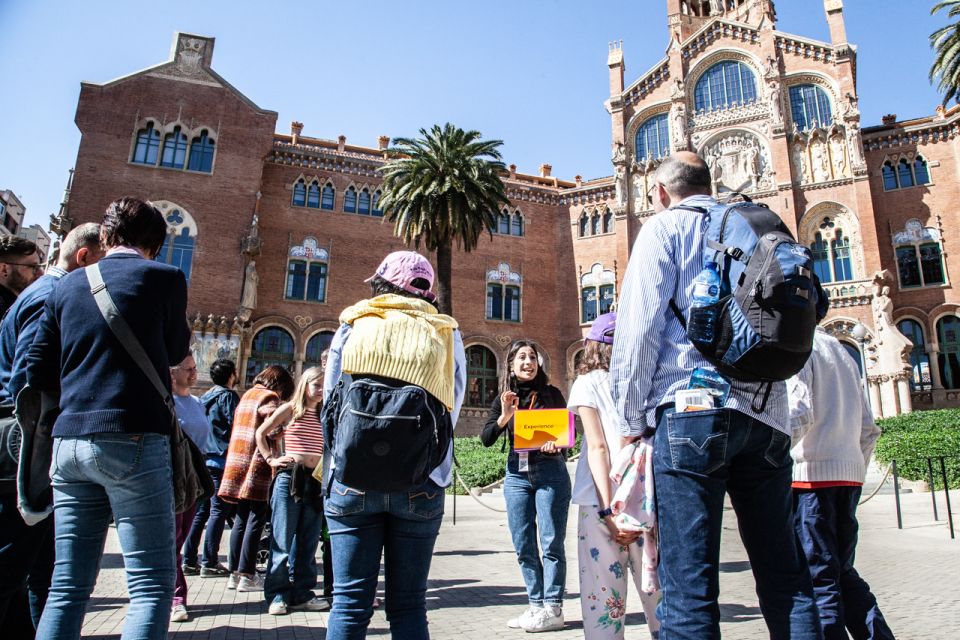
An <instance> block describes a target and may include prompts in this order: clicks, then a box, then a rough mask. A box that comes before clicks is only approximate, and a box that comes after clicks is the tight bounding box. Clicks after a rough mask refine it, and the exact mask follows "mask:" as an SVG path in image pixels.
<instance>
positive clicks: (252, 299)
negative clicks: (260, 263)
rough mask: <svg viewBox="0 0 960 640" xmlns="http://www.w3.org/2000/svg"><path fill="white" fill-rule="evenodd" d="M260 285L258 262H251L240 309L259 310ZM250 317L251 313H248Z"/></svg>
mask: <svg viewBox="0 0 960 640" xmlns="http://www.w3.org/2000/svg"><path fill="white" fill-rule="evenodd" d="M259 283H260V276H259V275H257V261H256V260H251V261H250V262H248V263H247V268H246V271H245V272H244V278H243V295H242V296H241V297H240V308H241V309H244V310H248V311H249V312H253V310H254V309H256V308H257V285H258V284H259ZM248 315H249V313H248Z"/></svg>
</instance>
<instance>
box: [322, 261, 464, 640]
mask: <svg viewBox="0 0 960 640" xmlns="http://www.w3.org/2000/svg"><path fill="white" fill-rule="evenodd" d="M367 282H370V285H371V289H372V293H373V297H371V298H369V299H366V300H361V301H360V302H358V303H356V304H355V305H353V306H351V307H348V308H347V309H345V310H344V311H343V313H342V314H340V322H341V326H340V329H339V330H338V331H337V333H336V335H334V337H333V341H332V343H331V345H330V352H329V355H328V357H327V368H326V376H325V379H324V390H325V400H324V407H323V413H322V423H323V432H324V433H323V435H324V442H325V443H326V446H325V447H324V460H323V478H324V487H325V490H326V499H325V501H324V514H325V515H326V517H327V521H328V525H329V530H330V544H331V548H332V552H333V554H332V555H333V576H334V586H333V608H332V609H331V611H330V618H329V621H328V628H327V639H328V640H354V639H357V638H364V637H366V631H367V626H368V625H369V624H370V618H371V616H372V615H373V607H374V597H375V595H376V588H377V578H378V577H379V574H380V557H381V555H383V557H384V584H385V589H386V590H385V598H384V608H385V609H386V614H387V620H388V621H389V622H390V632H391V635H392V636H393V637H394V638H403V639H404V640H427V639H428V638H429V637H430V635H429V631H428V630H427V611H426V590H427V576H428V574H429V572H430V560H431V557H432V555H433V546H434V542H435V541H436V539H437V534H438V533H439V531H440V523H441V521H442V520H443V507H444V494H445V491H444V489H445V487H447V486H448V485H449V484H450V482H451V480H452V479H453V478H452V470H453V469H452V467H453V446H452V437H453V427H454V425H455V424H456V421H457V416H458V415H459V413H460V407H461V406H462V404H463V395H464V391H465V389H466V377H467V376H466V357H465V355H464V351H463V340H462V338H461V336H460V331H459V329H458V328H457V322H456V320H454V319H453V318H451V317H450V316H447V315H443V314H441V313H439V312H438V311H437V309H436V307H435V306H434V303H435V302H436V295H435V294H434V293H433V291H432V289H433V283H434V271H433V267H432V266H431V265H430V262H429V261H428V260H427V259H426V258H424V257H423V256H422V255H420V254H418V253H415V252H413V251H395V252H393V253H391V254H389V255H388V256H387V257H386V258H384V260H383V262H382V263H380V267H379V268H378V269H377V272H376V273H375V274H374V275H373V276H371V277H370V278H368V280H367Z"/></svg>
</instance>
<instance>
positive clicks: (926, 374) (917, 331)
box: [897, 319, 933, 391]
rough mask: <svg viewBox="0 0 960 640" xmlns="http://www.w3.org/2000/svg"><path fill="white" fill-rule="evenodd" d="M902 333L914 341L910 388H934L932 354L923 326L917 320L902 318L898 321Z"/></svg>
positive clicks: (921, 389) (911, 351)
mask: <svg viewBox="0 0 960 640" xmlns="http://www.w3.org/2000/svg"><path fill="white" fill-rule="evenodd" d="M897 328H898V329H900V333H902V334H903V335H905V336H906V337H907V338H908V339H909V340H910V342H912V343H913V349H911V350H910V368H911V370H912V371H913V375H912V376H911V379H910V388H911V389H912V390H913V391H927V390H929V389H932V388H933V382H932V380H931V378H930V355H929V354H928V353H927V347H926V340H925V339H924V336H923V327H922V326H921V325H920V323H919V322H917V321H916V320H910V319H907V320H901V321H900V322H898V323H897Z"/></svg>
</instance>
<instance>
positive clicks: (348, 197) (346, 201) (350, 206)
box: [343, 186, 357, 213]
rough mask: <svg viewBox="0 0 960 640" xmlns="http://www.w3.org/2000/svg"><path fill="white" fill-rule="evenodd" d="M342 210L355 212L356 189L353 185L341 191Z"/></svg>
mask: <svg viewBox="0 0 960 640" xmlns="http://www.w3.org/2000/svg"><path fill="white" fill-rule="evenodd" d="M343 210H344V211H345V212H347V213H356V212H357V190H356V189H355V188H353V186H349V187H347V190H346V191H345V192H344V193H343Z"/></svg>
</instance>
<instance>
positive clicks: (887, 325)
mask: <svg viewBox="0 0 960 640" xmlns="http://www.w3.org/2000/svg"><path fill="white" fill-rule="evenodd" d="M872 306H873V326H874V328H875V329H876V332H877V341H876V343H877V347H878V351H879V356H880V358H879V359H880V373H896V372H899V371H902V370H903V368H904V367H905V366H909V365H908V363H909V357H910V350H911V349H912V348H913V343H912V342H910V340H908V339H907V337H906V336H905V335H903V334H902V333H900V330H899V329H898V328H897V326H896V324H894V322H893V300H891V299H890V287H888V286H886V285H884V273H883V272H882V271H881V272H879V273H877V274H876V275H875V276H874V278H873V305H872Z"/></svg>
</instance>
